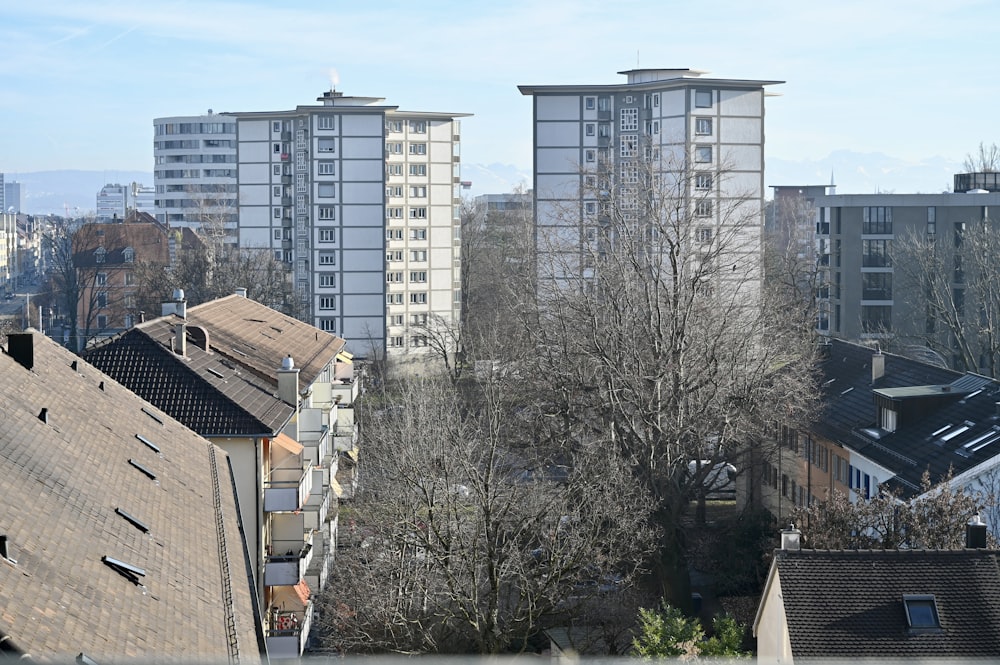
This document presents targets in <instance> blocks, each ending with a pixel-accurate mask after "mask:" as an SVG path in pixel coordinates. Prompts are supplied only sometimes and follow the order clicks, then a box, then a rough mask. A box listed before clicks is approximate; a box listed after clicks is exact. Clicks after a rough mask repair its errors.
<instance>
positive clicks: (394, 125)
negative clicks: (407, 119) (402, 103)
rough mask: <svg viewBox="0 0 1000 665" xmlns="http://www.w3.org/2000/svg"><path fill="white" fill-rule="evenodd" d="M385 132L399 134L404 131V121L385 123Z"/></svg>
mask: <svg viewBox="0 0 1000 665" xmlns="http://www.w3.org/2000/svg"><path fill="white" fill-rule="evenodd" d="M385 131H387V132H390V133H397V134H398V133H399V132H401V131H403V121H402V120H389V121H387V122H386V123H385Z"/></svg>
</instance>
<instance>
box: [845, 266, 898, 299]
mask: <svg viewBox="0 0 1000 665" xmlns="http://www.w3.org/2000/svg"><path fill="white" fill-rule="evenodd" d="M838 274H839V273H838ZM861 299H862V300H892V273H891V272H863V273H861Z"/></svg>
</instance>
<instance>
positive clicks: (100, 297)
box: [97, 291, 108, 328]
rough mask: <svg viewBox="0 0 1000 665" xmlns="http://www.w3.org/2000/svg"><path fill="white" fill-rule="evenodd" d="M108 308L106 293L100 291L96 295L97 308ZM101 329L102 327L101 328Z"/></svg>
mask: <svg viewBox="0 0 1000 665" xmlns="http://www.w3.org/2000/svg"><path fill="white" fill-rule="evenodd" d="M107 306H108V292H107V291H101V292H100V293H98V294H97V307H99V308H101V309H103V308H105V307H107ZM101 327H102V328H103V327H104V326H101Z"/></svg>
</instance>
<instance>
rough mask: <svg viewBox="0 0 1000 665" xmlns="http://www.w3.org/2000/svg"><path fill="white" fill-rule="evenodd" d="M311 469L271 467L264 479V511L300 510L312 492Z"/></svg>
mask: <svg viewBox="0 0 1000 665" xmlns="http://www.w3.org/2000/svg"><path fill="white" fill-rule="evenodd" d="M312 481H313V473H312V469H311V468H310V469H305V470H303V469H273V470H272V471H271V473H270V474H269V475H268V477H267V479H266V480H265V481H264V511H265V512H269V513H273V512H284V511H294V510H302V508H303V506H305V505H306V501H307V500H308V499H309V495H310V494H311V493H312Z"/></svg>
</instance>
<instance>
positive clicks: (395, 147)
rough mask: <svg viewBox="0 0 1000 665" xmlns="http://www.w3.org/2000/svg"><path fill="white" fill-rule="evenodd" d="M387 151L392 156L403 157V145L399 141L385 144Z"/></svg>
mask: <svg viewBox="0 0 1000 665" xmlns="http://www.w3.org/2000/svg"><path fill="white" fill-rule="evenodd" d="M385 151H386V153H387V154H390V155H402V154H403V144H402V143H399V142H398V141H393V142H392V143H386V144H385Z"/></svg>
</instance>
